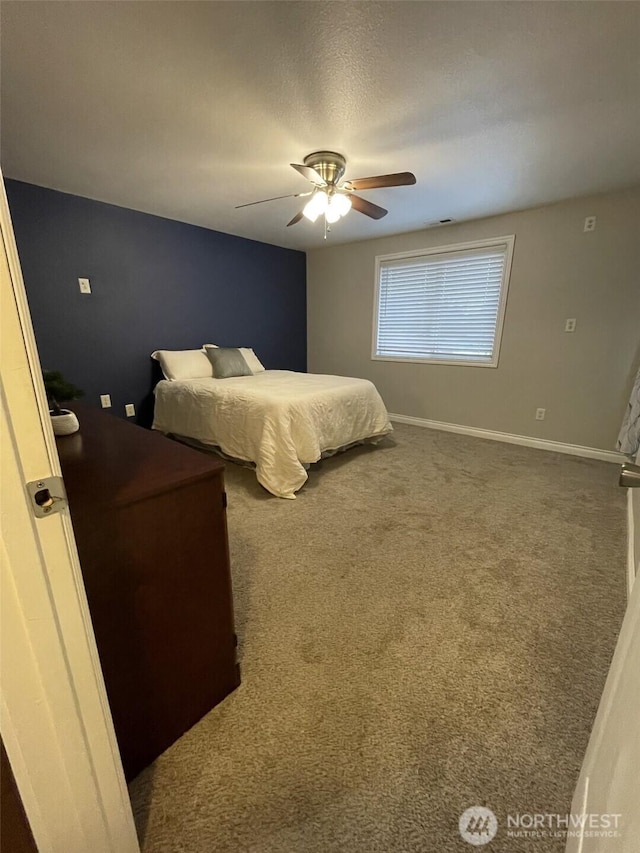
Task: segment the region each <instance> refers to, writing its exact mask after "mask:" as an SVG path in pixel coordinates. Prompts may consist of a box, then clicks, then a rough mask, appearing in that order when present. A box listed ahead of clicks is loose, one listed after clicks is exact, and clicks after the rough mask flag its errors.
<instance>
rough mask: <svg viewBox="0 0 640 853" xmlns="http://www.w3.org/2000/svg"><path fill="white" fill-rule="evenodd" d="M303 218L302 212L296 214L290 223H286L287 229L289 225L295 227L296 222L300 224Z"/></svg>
mask: <svg viewBox="0 0 640 853" xmlns="http://www.w3.org/2000/svg"><path fill="white" fill-rule="evenodd" d="M303 216H304V213H303V212H302V211H299V213H296V215H295V216H294V217H293V219H292V220H291V221H290V222H287V228H288V227H289V226H290V225H295V224H296V223H297V222H300V220H301V219H302V217H303Z"/></svg>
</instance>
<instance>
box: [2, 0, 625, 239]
mask: <svg viewBox="0 0 640 853" xmlns="http://www.w3.org/2000/svg"><path fill="white" fill-rule="evenodd" d="M1 14H2V166H3V169H4V173H5V175H7V176H9V177H15V178H18V179H21V180H24V181H30V182H32V183H35V184H41V185H43V186H47V187H53V188H56V189H60V190H63V191H65V192H69V193H74V194H76V195H82V196H88V197H90V198H96V199H100V200H103V201H108V202H111V203H113V204H118V205H123V206H125V207H131V208H134V209H137V210H143V211H148V212H151V213H156V214H160V215H162V216H168V217H171V218H173V219H179V220H183V221H185V222H192V223H196V224H198V225H204V226H207V227H209V228H215V229H218V230H220V231H226V232H229V233H232V234H239V235H241V236H244V237H251V238H254V239H257V240H264V241H267V242H270V243H275V244H278V245H282V246H291V247H294V248H300V249H306V248H310V247H312V246H318V245H321V244H322V227H321V225H320V222H319V221H318V222H317V223H316V224H315V225H311V224H310V223H308V222H307V221H306V220H305V221H303V222H301V223H300V224H299V225H296V226H294V227H292V228H286V227H285V224H286V223H287V222H288V220H289V219H290V218H291V217H292V216H293V214H294V213H295V212H296V211H297V210H298V209H299V206H300V202H299V201H298V200H296V199H287V200H284V201H277V202H273V203H271V204H264V205H258V206H256V207H250V208H245V209H243V210H234V205H236V204H241V203H243V202H247V201H252V200H254V199H260V198H266V197H268V196H272V195H280V194H283V193H288V192H291V193H293V192H300V191H304V190H305V189H306V188H307V186H308V184H307V183H306V181H305V180H304V179H303V178H302V177H301V176H300V175H298V174H297V173H296V172H294V170H293V169H291V168H290V166H289V165H288V164H289V163H290V162H301V161H302V159H303V157H304V156H305V155H306V154H308V153H309V152H311V151H313V150H316V149H318V148H329V149H333V150H337V151H339V152H341V153H343V154H344V155H345V156H346V157H347V160H348V165H347V175H346V176H347V177H351V178H356V177H363V176H366V175H376V174H381V173H387V172H396V171H404V170H410V171H413V172H414V173H415V174H416V176H417V179H418V183H417V185H416V186H415V187H402V188H397V189H389V190H372V191H369V192H363V193H362V195H363V196H364V197H366V198H369V199H370V200H371V201H375V202H376V203H377V204H381V205H383V206H384V207H388V208H389V215H388V216H387V217H386V218H385V219H382V220H380V221H378V222H376V221H373V220H371V219H368V218H366V217H364V216H362V215H361V214H358V213H355V212H352V213H350V214H349V215H348V216H347V218H346V219H344V220H342V221H341V222H340V223H338V224H337V225H336V226H334V229H333V232H332V233H331V235H330V237H329V239H330V240H331V241H332V242H345V241H351V240H357V239H366V238H368V237H374V236H378V235H382V234H390V233H398V232H401V231H408V230H412V229H418V228H421V227H423V226H424V225H425V223H430V222H433V221H434V220H439V219H443V218H445V217H451V218H453V219H469V218H474V217H481V216H487V215H490V214H494V213H499V212H503V211H508V210H514V209H520V208H524V207H530V206H534V205H538V204H544V203H546V202H552V201H556V200H560V199H562V198H568V197H572V196H576V195H581V194H586V193H591V192H598V191H602V190H608V189H614V188H618V187H624V186H629V185H632V184H635V183H639V182H640V157H639V153H638V152H640V64H639V57H640V50H639V47H640V3H633V2H631V3H625V2H621V3H618V2H592V3H583V2H555V3H542V2H540V3H539V2H533V3H530V2H423V3H420V2H410V3H405V2H383V3H377V2H362V3H361V2H275V3H272V2H257V3H253V2H221V3H218V2H200V3H192V2H141V3H139V2H97V3H96V2H72V3H67V2H44V3H43V2H5V3H3V4H2V9H1Z"/></svg>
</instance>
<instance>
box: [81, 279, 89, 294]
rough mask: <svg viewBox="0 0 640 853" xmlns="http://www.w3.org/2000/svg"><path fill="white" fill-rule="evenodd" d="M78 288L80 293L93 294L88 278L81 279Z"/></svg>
mask: <svg viewBox="0 0 640 853" xmlns="http://www.w3.org/2000/svg"><path fill="white" fill-rule="evenodd" d="M78 286H79V288H80V293H91V282H90V281H89V279H88V278H79V279H78Z"/></svg>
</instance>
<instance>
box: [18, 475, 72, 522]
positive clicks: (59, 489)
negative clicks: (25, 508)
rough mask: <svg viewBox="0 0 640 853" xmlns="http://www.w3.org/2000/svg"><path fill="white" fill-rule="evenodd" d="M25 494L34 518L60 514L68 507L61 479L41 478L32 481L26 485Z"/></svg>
mask: <svg viewBox="0 0 640 853" xmlns="http://www.w3.org/2000/svg"><path fill="white" fill-rule="evenodd" d="M27 494H28V495H29V498H30V500H31V506H32V508H33V514H34V515H35V517H36V518H44V517H45V516H47V515H51V514H52V513H54V512H61V511H62V510H63V509H66V507H67V506H68V505H69V504H68V502H67V492H66V490H65V487H64V480H63V479H62V477H43V478H42V479H41V480H32V481H31V482H30V483H27Z"/></svg>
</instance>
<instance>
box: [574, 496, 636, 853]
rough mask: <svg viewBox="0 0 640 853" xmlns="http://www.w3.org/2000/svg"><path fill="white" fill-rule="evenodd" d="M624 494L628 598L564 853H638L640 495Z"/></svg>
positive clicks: (582, 772) (580, 779)
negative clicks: (575, 826) (638, 572)
mask: <svg viewBox="0 0 640 853" xmlns="http://www.w3.org/2000/svg"><path fill="white" fill-rule="evenodd" d="M629 493H630V494H629V498H630V501H631V502H630V512H629V567H630V568H629V579H630V583H629V587H630V597H629V601H628V604H627V612H626V614H625V617H624V621H623V623H622V628H621V631H620V636H619V637H618V643H617V645H616V650H615V653H614V656H613V660H612V662H611V669H610V670H609V675H608V676H607V681H606V684H605V688H604V692H603V694H602V699H601V700H600V707H599V708H598V714H597V716H596V720H595V723H594V725H593V730H592V732H591V738H590V740H589V746H588V748H587V752H586V755H585V758H584V763H583V765H582V771H581V773H580V778H579V780H578V786H577V788H576V792H575V794H574V798H573V803H572V808H571V811H572V815H574V816H579V817H582V818H583V819H584V831H578V832H576V834H575V835H572V836H570V837H569V838H568V840H567V845H566V851H567V853H638V851H639V850H640V580H636V582H634V583H633V584H632V583H631V579H632V576H633V575H634V574H635V569H636V567H637V562H638V558H639V557H640V545H639V535H638V534H639V533H640V522H639V521H638V516H639V515H640V514H639V513H638V509H639V508H640V489H633V490H632V489H629ZM631 493H633V494H631ZM634 517H635V518H634ZM634 520H635V521H636V524H635V525H634ZM634 526H635V535H634V530H633V528H634ZM634 547H635V548H637V550H635V554H634ZM584 816H586V818H584Z"/></svg>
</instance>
